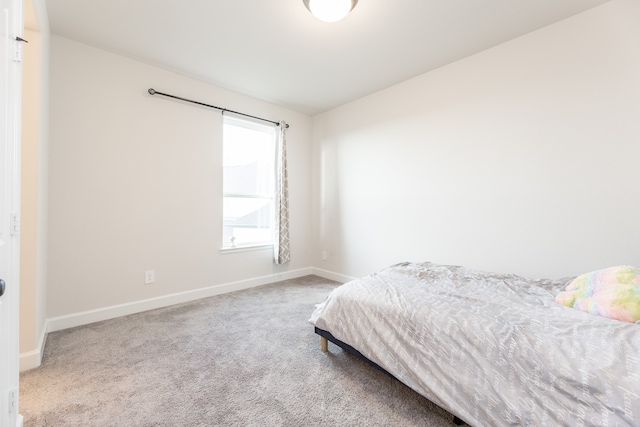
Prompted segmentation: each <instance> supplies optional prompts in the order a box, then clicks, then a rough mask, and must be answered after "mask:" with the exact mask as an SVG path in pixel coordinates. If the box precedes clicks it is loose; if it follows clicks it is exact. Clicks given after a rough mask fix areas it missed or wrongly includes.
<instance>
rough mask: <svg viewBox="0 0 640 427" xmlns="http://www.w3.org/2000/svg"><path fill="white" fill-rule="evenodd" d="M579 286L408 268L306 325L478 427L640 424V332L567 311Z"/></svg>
mask: <svg viewBox="0 0 640 427" xmlns="http://www.w3.org/2000/svg"><path fill="white" fill-rule="evenodd" d="M638 278H640V275H638ZM574 279H575V280H574ZM574 282H577V278H569V279H565V280H531V279H527V278H524V277H520V276H516V275H510V274H495V273H487V272H482V271H477V270H473V269H469V268H464V267H459V266H446V265H438V264H433V263H428V262H427V263H421V264H418V263H401V264H397V265H394V266H391V267H389V268H386V269H384V270H382V271H380V272H378V273H376V274H373V275H370V276H367V277H364V278H362V279H357V280H354V281H351V282H348V283H346V284H344V285H341V286H338V287H337V288H336V289H335V290H333V291H332V292H331V293H330V294H329V295H328V296H327V298H326V299H325V300H324V301H323V302H321V303H320V304H318V305H317V306H316V308H315V310H314V311H313V313H312V315H311V318H310V320H309V321H310V323H312V324H313V325H314V326H315V331H316V333H318V334H319V335H320V336H321V337H322V338H321V342H322V346H323V350H324V351H326V349H327V348H326V347H327V341H326V340H330V341H333V342H334V343H336V344H339V345H341V346H342V347H343V348H345V349H347V350H348V351H351V350H353V352H355V353H356V354H357V355H359V357H362V358H364V359H365V360H367V361H369V362H370V363H372V364H373V365H374V366H376V367H377V368H379V369H381V370H383V371H385V372H387V373H389V374H390V375H392V376H394V377H395V378H397V379H398V380H399V381H401V382H403V383H404V384H406V385H407V386H409V387H410V388H412V389H413V390H415V391H416V392H417V393H419V394H421V395H423V396H424V397H426V398H427V399H429V400H431V401H432V402H434V403H435V404H437V405H439V406H440V407H442V408H444V409H446V410H448V411H449V412H450V413H452V414H453V415H454V416H455V417H456V420H462V421H464V422H466V423H468V424H469V425H472V426H512V425H513V426H515V425H518V426H638V425H640V325H639V324H636V323H632V322H631V321H629V320H627V321H621V320H615V319H611V318H607V317H603V316H601V315H594V314H592V313H590V312H585V311H583V310H580V309H575V308H570V307H568V306H566V305H564V304H560V303H558V302H557V301H556V300H557V299H558V298H559V297H560V296H561V295H563V293H566V292H567V289H568V287H567V284H568V283H574ZM632 286H634V285H633V284H632ZM637 286H640V282H638V284H637ZM633 289H635V290H636V291H637V290H638V288H633ZM625 292H626V291H625ZM576 304H577V300H576ZM591 305H593V303H591ZM592 308H593V307H592Z"/></svg>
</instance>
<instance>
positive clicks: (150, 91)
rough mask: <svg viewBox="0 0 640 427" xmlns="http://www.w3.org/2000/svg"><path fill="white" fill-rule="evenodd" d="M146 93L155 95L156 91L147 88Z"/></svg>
mask: <svg viewBox="0 0 640 427" xmlns="http://www.w3.org/2000/svg"><path fill="white" fill-rule="evenodd" d="M148 92H149V94H150V95H155V94H156V90H155V89H151V88H149V90H148Z"/></svg>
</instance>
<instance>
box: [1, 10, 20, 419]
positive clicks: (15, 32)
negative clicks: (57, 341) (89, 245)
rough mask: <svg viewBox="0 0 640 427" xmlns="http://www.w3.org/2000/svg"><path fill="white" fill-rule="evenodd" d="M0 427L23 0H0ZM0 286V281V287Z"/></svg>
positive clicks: (15, 293) (12, 396) (14, 299)
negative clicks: (1, 291) (18, 40)
mask: <svg viewBox="0 0 640 427" xmlns="http://www.w3.org/2000/svg"><path fill="white" fill-rule="evenodd" d="M0 4H1V5H2V7H1V14H0V279H1V280H3V282H4V294H3V295H2V296H1V297H0V426H2V427H5V426H7V427H13V426H18V425H20V424H21V423H22V421H21V417H19V416H18V370H19V366H18V359H19V354H18V353H19V347H18V336H19V328H18V307H19V302H18V297H19V290H20V289H19V277H18V273H19V253H20V252H19V238H18V230H19V227H18V219H19V207H20V180H19V176H20V174H19V172H20V168H19V165H20V108H21V107H20V105H21V103H20V100H21V94H22V71H21V63H20V61H21V59H22V58H21V57H20V52H19V51H18V47H17V46H18V45H19V44H20V43H19V42H17V41H16V37H19V36H21V35H22V29H23V24H22V1H21V0H0ZM1 288H3V286H2V283H0V290H2V289H1Z"/></svg>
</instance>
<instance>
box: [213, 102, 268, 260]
mask: <svg viewBox="0 0 640 427" xmlns="http://www.w3.org/2000/svg"><path fill="white" fill-rule="evenodd" d="M222 132H223V141H222V152H223V154H222V169H223V177H222V186H223V190H222V192H223V203H222V205H223V215H222V216H223V226H222V227H223V232H222V248H223V249H230V248H236V247H248V246H260V245H272V244H273V236H274V231H273V227H274V219H273V218H274V191H275V164H274V163H275V149H276V132H275V128H274V126H270V125H263V124H260V123H256V122H253V121H249V120H243V119H238V118H235V117H230V116H227V115H225V116H224V124H223V130H222Z"/></svg>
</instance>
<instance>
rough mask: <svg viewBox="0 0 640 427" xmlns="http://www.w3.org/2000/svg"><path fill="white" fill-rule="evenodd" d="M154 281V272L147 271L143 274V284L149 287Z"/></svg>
mask: <svg viewBox="0 0 640 427" xmlns="http://www.w3.org/2000/svg"><path fill="white" fill-rule="evenodd" d="M155 281H156V272H155V271H153V270H147V271H145V272H144V284H145V285H150V284H152V283H154V282H155Z"/></svg>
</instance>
